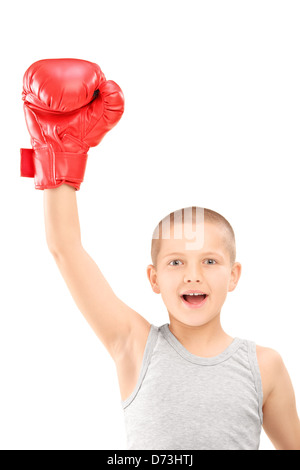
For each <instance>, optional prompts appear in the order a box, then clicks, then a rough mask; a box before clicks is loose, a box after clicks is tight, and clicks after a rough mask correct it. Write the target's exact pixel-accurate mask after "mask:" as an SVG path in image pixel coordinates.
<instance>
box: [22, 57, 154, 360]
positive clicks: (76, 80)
mask: <svg viewBox="0 0 300 470" xmlns="http://www.w3.org/2000/svg"><path fill="white" fill-rule="evenodd" d="M22 97H23V100H24V112H25V119H26V123H27V128H28V131H29V133H30V136H31V144H32V149H21V176H26V177H34V183H35V188H36V189H40V190H44V209H45V227H46V238H47V243H48V246H49V249H50V251H51V253H52V254H53V257H54V259H55V261H56V264H57V266H58V268H59V270H60V272H61V274H62V276H63V278H64V280H65V282H66V284H67V286H68V288H69V290H70V293H71V295H72V297H73V299H74V300H75V302H76V304H77V306H78V308H79V310H80V311H81V312H82V313H83V315H84V317H85V318H86V320H87V321H88V323H89V324H90V325H91V327H92V328H93V330H94V331H95V333H96V335H97V336H98V337H99V339H100V340H101V341H102V343H103V344H104V346H105V347H106V348H107V350H108V352H109V353H110V355H111V356H112V358H113V359H114V360H115V361H117V360H119V359H118V358H119V357H120V356H123V355H124V354H125V353H126V351H129V350H131V349H130V348H131V347H132V346H131V345H132V344H133V342H134V341H135V340H134V339H135V338H136V337H138V334H137V333H138V329H139V325H140V324H141V322H142V323H143V324H145V322H146V320H145V319H144V318H143V317H141V315H139V314H138V313H137V312H135V311H134V310H132V309H131V308H130V307H128V306H127V305H125V304H124V303H123V302H122V301H121V300H120V299H119V298H118V297H117V296H116V295H115V293H114V292H113V290H112V289H111V287H110V286H109V284H108V282H107V281H106V279H105V278H104V276H103V274H102V273H101V271H100V269H99V268H98V266H97V265H96V263H95V262H94V261H93V260H92V258H91V257H90V256H89V255H88V253H87V252H86V251H85V249H84V248H83V246H82V243H81V236H80V225H79V217H78V210H77V201H76V191H78V190H79V189H80V185H81V183H82V182H83V179H84V173H85V168H86V163H87V157H88V150H89V148H90V147H94V146H96V145H98V144H99V143H100V141H101V140H102V139H103V137H104V135H105V134H106V133H107V132H108V131H110V130H111V129H112V128H113V127H114V126H115V125H116V124H117V122H118V121H119V120H120V118H121V116H122V114H123V111H124V96H123V93H122V90H121V88H120V87H119V86H118V85H117V83H115V82H113V81H112V80H106V78H105V76H104V74H103V72H102V71H101V69H100V67H99V66H98V65H97V64H94V63H92V62H88V61H84V60H79V59H45V60H41V61H38V62H35V63H34V64H32V65H31V66H30V67H29V68H28V70H27V71H26V72H25V75H24V79H23V95H22ZM146 323H148V322H146Z"/></svg>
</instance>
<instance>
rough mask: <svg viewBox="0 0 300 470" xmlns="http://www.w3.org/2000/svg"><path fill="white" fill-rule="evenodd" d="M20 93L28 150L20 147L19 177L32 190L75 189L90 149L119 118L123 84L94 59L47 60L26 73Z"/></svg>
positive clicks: (38, 63)
mask: <svg viewBox="0 0 300 470" xmlns="http://www.w3.org/2000/svg"><path fill="white" fill-rule="evenodd" d="M22 98H23V100H24V112H25V119H26V124H27V128H28V131H29V133H30V136H31V145H32V149H21V168H20V170H21V176H27V177H31V178H34V183H35V188H36V189H50V188H57V187H58V186H60V185H62V184H63V183H66V184H69V185H71V186H73V187H74V188H76V190H79V189H80V184H81V183H82V181H83V177H84V173H85V168H86V162H87V156H88V155H87V153H88V150H89V148H90V147H95V146H96V145H98V144H99V143H100V142H101V140H102V138H103V137H104V135H105V134H106V133H107V132H108V131H109V130H110V129H112V128H113V127H114V126H115V125H116V124H117V123H118V121H119V120H120V119H121V117H122V114H123V112H124V96H123V93H122V90H121V88H120V87H119V86H118V85H117V84H116V83H115V82H113V81H111V80H108V81H107V80H106V79H105V76H104V74H103V72H102V71H101V69H100V67H99V66H98V65H97V64H94V63H92V62H87V61H85V60H79V59H46V60H40V61H38V62H35V63H34V64H32V65H31V66H30V67H29V69H28V70H27V71H26V72H25V75H24V79H23V94H22Z"/></svg>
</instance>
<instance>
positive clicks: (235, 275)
mask: <svg viewBox="0 0 300 470" xmlns="http://www.w3.org/2000/svg"><path fill="white" fill-rule="evenodd" d="M241 274H242V265H241V263H238V262H236V263H234V264H233V266H232V268H231V279H230V282H229V287H228V292H232V291H233V290H234V289H235V288H236V286H237V283H238V282H239V279H240V277H241Z"/></svg>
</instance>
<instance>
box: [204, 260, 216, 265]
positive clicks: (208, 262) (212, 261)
mask: <svg viewBox="0 0 300 470" xmlns="http://www.w3.org/2000/svg"><path fill="white" fill-rule="evenodd" d="M205 261H207V263H206V264H215V263H216V261H215V260H214V259H206V260H205Z"/></svg>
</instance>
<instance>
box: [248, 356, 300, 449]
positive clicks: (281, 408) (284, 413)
mask: <svg viewBox="0 0 300 470" xmlns="http://www.w3.org/2000/svg"><path fill="white" fill-rule="evenodd" d="M257 352H258V358H259V363H260V364H259V365H260V368H261V370H264V371H265V372H264V373H265V375H267V376H268V377H269V379H268V380H269V382H270V383H271V384H272V386H271V391H270V392H269V394H268V396H267V399H266V402H265V404H264V407H263V428H264V430H265V432H266V434H267V436H268V437H269V439H270V440H271V442H272V443H273V445H274V447H275V448H276V449H277V450H300V421H299V417H298V414H297V409H296V399H295V393H294V389H293V385H292V382H291V379H290V377H289V374H288V371H287V369H286V367H285V365H284V362H283V360H282V358H281V356H280V355H279V354H278V352H276V351H274V350H273V349H271V348H262V347H259V349H258V350H257Z"/></svg>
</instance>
